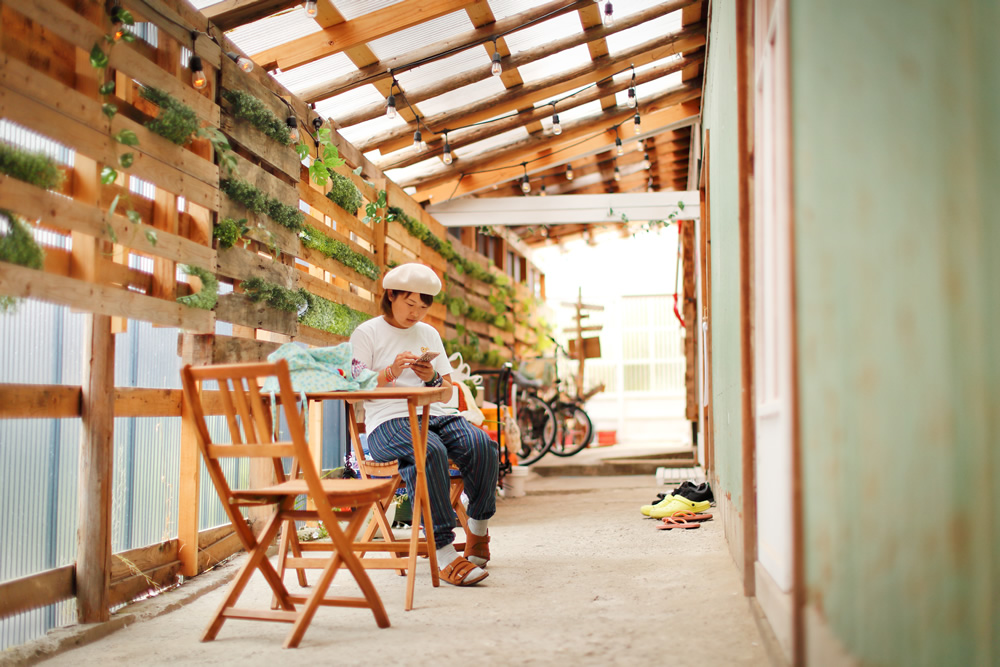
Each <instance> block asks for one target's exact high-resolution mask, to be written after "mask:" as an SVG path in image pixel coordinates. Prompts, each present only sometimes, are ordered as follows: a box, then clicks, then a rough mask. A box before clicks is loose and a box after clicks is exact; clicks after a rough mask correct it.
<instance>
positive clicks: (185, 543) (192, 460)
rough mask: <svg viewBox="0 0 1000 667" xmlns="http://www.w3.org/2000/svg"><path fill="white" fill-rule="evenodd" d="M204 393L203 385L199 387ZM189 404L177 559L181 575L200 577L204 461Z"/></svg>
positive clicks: (183, 417) (183, 427) (184, 411)
mask: <svg viewBox="0 0 1000 667" xmlns="http://www.w3.org/2000/svg"><path fill="white" fill-rule="evenodd" d="M197 386H198V391H201V383H200V382H199V383H198V384H197ZM191 419H192V415H191V409H190V408H189V407H188V404H187V401H184V402H183V403H181V461H180V483H179V485H178V489H177V493H178V497H179V498H180V502H179V503H178V510H177V558H178V560H180V562H181V574H183V575H184V576H185V577H193V576H195V575H196V574H198V496H199V489H200V486H201V459H200V456H199V454H198V433H197V430H196V429H195V426H194V422H193V421H192V420H191Z"/></svg>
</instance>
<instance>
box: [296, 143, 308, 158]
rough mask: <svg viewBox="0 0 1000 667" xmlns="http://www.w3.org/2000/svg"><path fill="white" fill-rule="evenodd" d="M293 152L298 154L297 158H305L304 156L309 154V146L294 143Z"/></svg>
mask: <svg viewBox="0 0 1000 667" xmlns="http://www.w3.org/2000/svg"><path fill="white" fill-rule="evenodd" d="M295 152H296V153H298V155H299V160H305V159H306V156H307V155H309V147H308V146H306V145H305V144H296V145H295Z"/></svg>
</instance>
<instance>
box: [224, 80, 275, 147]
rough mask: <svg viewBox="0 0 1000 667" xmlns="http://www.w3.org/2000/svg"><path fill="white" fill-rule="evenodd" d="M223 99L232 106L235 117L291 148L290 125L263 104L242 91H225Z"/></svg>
mask: <svg viewBox="0 0 1000 667" xmlns="http://www.w3.org/2000/svg"><path fill="white" fill-rule="evenodd" d="M222 97H223V98H225V100H226V101H227V102H229V104H231V105H232V112H233V116H235V117H236V118H242V119H243V120H246V121H247V122H249V123H250V124H251V125H253V126H254V127H255V128H257V129H258V130H260V131H261V132H262V133H264V134H265V135H267V136H268V137H270V138H271V139H273V140H274V141H276V142H278V143H279V144H281V145H282V146H290V145H291V143H292V137H291V135H290V134H289V132H288V124H287V123H286V122H285V121H283V120H281V119H280V118H278V117H277V116H275V115H274V112H272V111H271V110H270V109H268V108H267V107H266V106H265V105H264V103H263V102H261V101H260V100H259V99H257V98H256V97H254V96H253V95H251V94H250V93H248V92H245V91H242V90H223V91H222Z"/></svg>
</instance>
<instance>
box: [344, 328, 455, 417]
mask: <svg viewBox="0 0 1000 667" xmlns="http://www.w3.org/2000/svg"><path fill="white" fill-rule="evenodd" d="M351 345H352V346H353V348H354V358H355V359H357V360H359V361H361V362H362V363H363V364H365V365H366V366H368V368H370V369H371V370H373V371H381V370H382V369H383V368H385V367H386V366H389V365H391V364H392V363H393V362H394V361H396V355H398V354H399V353H400V352H411V353H413V354H416V355H420V354H423V353H424V352H427V351H430V352H439V353H440V354H438V356H437V357H435V358H434V360H433V361H432V362H431V363H432V364H433V365H434V369H435V370H436V371H437V372H438V373H440V374H441V375H442V376H444V375H448V374H449V373H451V370H452V369H451V364H450V363H449V362H448V355H446V354H445V352H444V345H443V344H442V343H441V336H440V335H438V332H437V329H435V328H434V327H432V326H431V325H429V324H425V323H423V322H417V323H416V324H414V325H413V326H412V327H410V328H409V329H398V328H396V327H394V326H392V325H391V324H389V323H388V322H386V321H385V317H376V318H373V319H370V320H368V321H367V322H364V323H362V324H361V325H360V326H358V328H357V329H355V330H354V333H353V334H351ZM396 386H397V387H422V386H424V381H423V380H421V379H420V378H419V377H417V374H416V373H414V372H413V371H412V370H410V369H409V368H406V369H404V370H403V372H402V373H400V374H399V378H398V379H397V380H396ZM421 412H422V411H421ZM409 414H410V413H409V410H408V409H407V407H406V401H405V400H403V399H399V398H397V399H383V400H379V401H365V430H366V431H367V432H368V433H371V432H372V431H374V430H375V428H376V427H377V426H378V425H379V424H382V423H383V422H386V421H388V420H390V419H395V418H396V417H408V416H409ZM430 414H431V415H432V416H441V415H445V414H448V413H446V412H445V411H444V409H442V404H441V403H431V407H430Z"/></svg>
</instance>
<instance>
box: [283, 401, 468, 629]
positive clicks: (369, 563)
mask: <svg viewBox="0 0 1000 667" xmlns="http://www.w3.org/2000/svg"><path fill="white" fill-rule="evenodd" d="M347 418H348V422H347V429H348V437H349V439H350V441H351V451H352V452H353V453H354V459H355V460H356V461H357V463H358V471H359V473H360V475H361V479H363V480H384V481H388V482H389V484H390V486H389V487H387V492H386V494H385V495H384V496H383V497H382V498H380V499H379V501H378V502H376V503H375V504H374V505H372V516H371V520H370V521H369V522H368V525H367V527H366V528H365V531H364V533H363V534H362V536H361V538H360V539H358V540H356V541H355V543H354V549H355V551H356V552H358V557H359V558H360V560H361V563H362V565H363V566H364V567H365V569H375V570H395V571H396V573H397V574H399V575H401V576H403V575H407V577H408V580H407V587H406V605H405V609H406V611H410V610H411V609H413V592H414V581H415V579H414V576H415V572H414V569H413V568H410V567H409V562H410V561H409V558H410V542H409V541H407V540H400V539H397V538H396V535H395V534H394V533H393V530H392V526H391V525H390V523H389V519H388V517H387V516H386V511H387V510H388V509H389V505H390V503H393V502H395V499H396V490H397V489H399V488H401V487H403V478H402V476H401V475H400V474H399V466H398V464H397V462H396V461H389V462H387V463H383V462H379V461H372V460H369V459H366V458H365V453H364V450H363V449H362V446H361V437H360V435H361V427H362V425H361V424H359V423H358V420H357V416H356V412H355V406H354V405H352V404H350V403H348V405H347ZM464 490H465V484H464V482H463V481H462V478H461V477H458V476H452V478H451V488H450V497H451V505H452V507H453V508H454V509H455V513H456V514H457V515H458V521H459V524H460V525H461V526H462V528H463V529H464V530H466V531H468V529H469V517H468V514H466V512H465V507H464V506H463V505H462V492H463V491H464ZM411 496H412V494H411ZM412 530H417V531H419V530H420V526H418V525H415V526H414V527H413V528H412ZM376 531H378V532H380V533H381V536H382V539H381V540H376V539H375V533H376ZM429 548H432V547H431V545H429V543H428V540H427V539H426V536H424V537H421V538H420V540H419V542H418V545H417V553H418V555H422V556H426V555H428V549H429ZM455 548H456V549H457V550H459V551H460V552H461V551H462V550H463V549H464V548H465V543H464V542H456V543H455ZM328 549H329V546H328V545H326V544H324V543H313V542H306V543H302V542H299V540H298V536H297V534H296V532H295V530H294V526H293V525H292V524H290V523H286V525H285V527H284V528H283V529H282V534H281V541H280V544H279V547H278V573H279V575H281V576H282V577H283V576H284V573H285V570H286V569H294V570H296V574H297V576H298V578H299V583H300V585H302V586H305V585H306V577H305V570H306V569H310V568H315V567H316V566H317V564H318V561H317V559H315V558H309V557H307V556H305V555H304V553H303V552H313V551H325V550H328ZM289 552H291V555H289ZM370 552H384V553H387V554H388V556H378V557H371V556H368V554H369V553H370ZM432 574H436V573H432ZM432 585H433V586H435V587H437V586H438V585H439V580H438V577H436V576H432Z"/></svg>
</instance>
